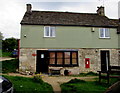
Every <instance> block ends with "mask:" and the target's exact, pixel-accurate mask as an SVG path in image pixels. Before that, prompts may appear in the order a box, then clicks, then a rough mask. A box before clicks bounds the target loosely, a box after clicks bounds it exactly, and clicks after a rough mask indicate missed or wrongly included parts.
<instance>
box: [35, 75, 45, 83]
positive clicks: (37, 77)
mask: <svg viewBox="0 0 120 93" xmlns="http://www.w3.org/2000/svg"><path fill="white" fill-rule="evenodd" d="M33 80H34V82H36V83H41V84H43V80H42V79H41V77H40V76H39V75H36V76H34V78H33Z"/></svg>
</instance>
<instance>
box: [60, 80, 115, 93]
mask: <svg viewBox="0 0 120 93" xmlns="http://www.w3.org/2000/svg"><path fill="white" fill-rule="evenodd" d="M116 81H117V79H111V83H110V84H106V83H99V82H98V81H97V80H96V81H83V80H79V79H73V80H71V81H69V82H67V83H64V84H61V88H62V93H104V91H106V89H107V88H108V87H109V86H110V85H112V84H113V83H115V82H116Z"/></svg>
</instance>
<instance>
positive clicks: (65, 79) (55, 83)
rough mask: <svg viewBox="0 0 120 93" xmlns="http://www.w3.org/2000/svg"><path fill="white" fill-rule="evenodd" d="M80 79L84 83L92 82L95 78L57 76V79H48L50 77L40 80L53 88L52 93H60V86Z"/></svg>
mask: <svg viewBox="0 0 120 93" xmlns="http://www.w3.org/2000/svg"><path fill="white" fill-rule="evenodd" d="M75 78H77V79H81V80H86V81H93V80H94V78H96V76H90V77H71V76H58V77H53V76H52V77H50V76H44V77H43V78H42V79H43V81H45V82H47V83H49V84H51V85H52V87H53V91H54V93H61V88H60V84H62V83H65V82H68V81H70V80H71V79H75Z"/></svg>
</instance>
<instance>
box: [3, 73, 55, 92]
mask: <svg viewBox="0 0 120 93" xmlns="http://www.w3.org/2000/svg"><path fill="white" fill-rule="evenodd" d="M4 77H6V78H8V79H9V80H10V81H11V82H12V83H13V86H14V93H53V89H52V87H51V85H49V84H48V83H45V82H43V81H42V79H39V81H38V80H37V81H36V79H34V78H26V77H19V76H7V75H4Z"/></svg>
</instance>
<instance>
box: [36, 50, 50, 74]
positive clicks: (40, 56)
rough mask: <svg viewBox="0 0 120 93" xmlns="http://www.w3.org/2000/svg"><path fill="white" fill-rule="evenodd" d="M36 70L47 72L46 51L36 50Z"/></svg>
mask: <svg viewBox="0 0 120 93" xmlns="http://www.w3.org/2000/svg"><path fill="white" fill-rule="evenodd" d="M36 72H38V73H40V72H42V73H48V51H46V50H44V51H43V50H38V51H37V62H36Z"/></svg>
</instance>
